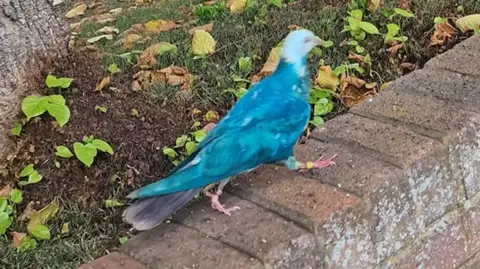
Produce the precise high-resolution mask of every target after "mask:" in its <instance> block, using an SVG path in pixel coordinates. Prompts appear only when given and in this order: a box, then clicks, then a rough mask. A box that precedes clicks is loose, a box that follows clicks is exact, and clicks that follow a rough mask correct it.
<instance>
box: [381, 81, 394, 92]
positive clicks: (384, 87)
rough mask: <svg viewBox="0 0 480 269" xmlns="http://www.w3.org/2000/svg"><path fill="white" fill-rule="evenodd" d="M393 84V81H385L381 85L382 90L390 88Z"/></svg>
mask: <svg viewBox="0 0 480 269" xmlns="http://www.w3.org/2000/svg"><path fill="white" fill-rule="evenodd" d="M391 84H392V82H391V81H389V82H385V83H383V84H382V85H381V86H380V91H383V90H385V89H386V88H388V86H390V85H391Z"/></svg>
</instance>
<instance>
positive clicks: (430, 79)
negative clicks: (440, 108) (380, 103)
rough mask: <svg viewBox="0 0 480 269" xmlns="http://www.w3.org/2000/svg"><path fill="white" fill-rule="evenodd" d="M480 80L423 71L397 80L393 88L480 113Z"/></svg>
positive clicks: (453, 74)
mask: <svg viewBox="0 0 480 269" xmlns="http://www.w3.org/2000/svg"><path fill="white" fill-rule="evenodd" d="M479 85H480V78H478V77H473V76H466V75H462V74H458V73H454V72H451V71H447V70H435V69H429V68H427V69H422V70H417V71H415V72H412V73H410V74H408V75H406V76H404V77H401V78H399V79H397V80H395V81H394V82H393V83H392V85H391V87H395V88H397V89H402V90H404V91H407V92H418V93H422V94H424V95H430V96H433V97H436V98H438V99H442V100H444V101H447V102H450V103H453V104H454V105H455V106H457V107H459V108H461V109H464V110H469V111H473V112H477V113H478V112H480V106H479V105H478V104H479V102H480V87H479Z"/></svg>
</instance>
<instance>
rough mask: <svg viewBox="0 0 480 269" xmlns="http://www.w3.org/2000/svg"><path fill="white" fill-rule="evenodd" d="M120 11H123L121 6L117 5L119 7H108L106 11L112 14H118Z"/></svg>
mask: <svg viewBox="0 0 480 269" xmlns="http://www.w3.org/2000/svg"><path fill="white" fill-rule="evenodd" d="M122 11H123V8H121V7H119V8H114V9H110V11H108V13H110V14H113V15H118V14H120V13H122Z"/></svg>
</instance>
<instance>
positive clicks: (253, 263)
mask: <svg viewBox="0 0 480 269" xmlns="http://www.w3.org/2000/svg"><path fill="white" fill-rule="evenodd" d="M120 250H121V251H122V252H124V253H126V254H128V255H130V256H132V257H134V258H135V259H137V260H138V261H140V262H143V263H144V264H147V265H148V266H149V269H165V268H195V269H211V268H215V269H243V268H252V269H254V268H258V269H260V268H263V266H262V264H261V263H260V262H259V261H258V260H257V259H255V258H254V257H251V256H248V255H246V254H245V253H243V252H241V251H239V250H237V249H234V248H232V247H230V246H228V245H226V244H224V243H222V242H220V241H218V240H214V239H212V238H210V237H209V236H208V235H206V234H203V233H201V232H199V231H197V230H194V229H192V228H189V227H186V226H183V225H179V224H175V223H165V224H162V225H159V226H157V227H156V228H154V229H152V230H149V231H146V232H142V233H140V234H139V235H137V236H135V237H133V238H131V239H130V240H128V242H127V243H126V244H124V245H122V246H121V247H120Z"/></svg>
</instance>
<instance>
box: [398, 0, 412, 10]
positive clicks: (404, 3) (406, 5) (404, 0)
mask: <svg viewBox="0 0 480 269" xmlns="http://www.w3.org/2000/svg"><path fill="white" fill-rule="evenodd" d="M400 8H402V9H406V10H409V9H410V0H400Z"/></svg>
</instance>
